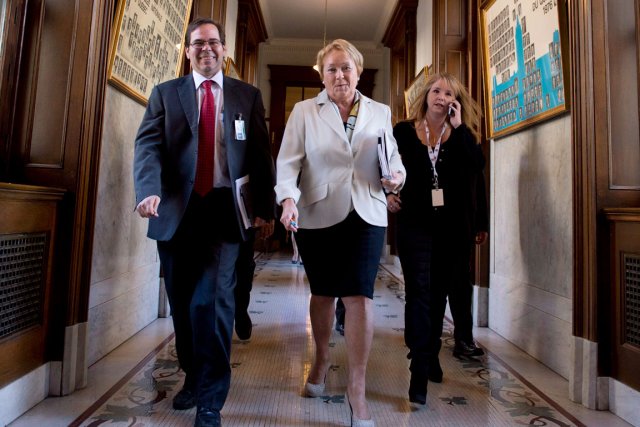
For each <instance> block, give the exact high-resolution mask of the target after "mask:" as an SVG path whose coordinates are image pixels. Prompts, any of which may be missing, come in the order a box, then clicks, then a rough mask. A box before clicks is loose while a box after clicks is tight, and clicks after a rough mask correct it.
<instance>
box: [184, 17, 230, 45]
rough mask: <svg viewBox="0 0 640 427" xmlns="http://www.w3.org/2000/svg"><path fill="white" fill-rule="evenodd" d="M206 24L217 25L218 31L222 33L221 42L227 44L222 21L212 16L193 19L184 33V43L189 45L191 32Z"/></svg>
mask: <svg viewBox="0 0 640 427" xmlns="http://www.w3.org/2000/svg"><path fill="white" fill-rule="evenodd" d="M206 24H212V25H215V26H216V28H217V29H218V33H220V43H222V44H223V45H224V44H225V35H224V28H223V27H222V24H221V23H219V22H217V21H214V20H213V19H211V18H196V19H194V20H193V21H191V22H189V25H187V31H186V33H185V35H184V45H185V46H189V45H190V44H191V33H193V32H194V31H195V30H196V28H198V27H200V26H201V25H206Z"/></svg>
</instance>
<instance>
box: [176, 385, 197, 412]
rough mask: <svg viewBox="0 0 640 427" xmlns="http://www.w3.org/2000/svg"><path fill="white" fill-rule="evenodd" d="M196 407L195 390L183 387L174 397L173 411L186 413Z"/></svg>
mask: <svg viewBox="0 0 640 427" xmlns="http://www.w3.org/2000/svg"><path fill="white" fill-rule="evenodd" d="M194 406H196V393H195V390H194V389H192V388H188V387H182V390H180V391H179V392H178V394H176V395H175V396H174V397H173V409H175V410H178V411H184V410H185V409H191V408H193V407H194Z"/></svg>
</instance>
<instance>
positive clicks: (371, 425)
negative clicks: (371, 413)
mask: <svg viewBox="0 0 640 427" xmlns="http://www.w3.org/2000/svg"><path fill="white" fill-rule="evenodd" d="M344 400H345V402H347V405H349V414H351V427H375V426H376V423H375V422H374V421H373V418H369V419H368V420H361V419H360V418H356V416H355V415H353V408H352V407H351V402H349V393H345V394H344Z"/></svg>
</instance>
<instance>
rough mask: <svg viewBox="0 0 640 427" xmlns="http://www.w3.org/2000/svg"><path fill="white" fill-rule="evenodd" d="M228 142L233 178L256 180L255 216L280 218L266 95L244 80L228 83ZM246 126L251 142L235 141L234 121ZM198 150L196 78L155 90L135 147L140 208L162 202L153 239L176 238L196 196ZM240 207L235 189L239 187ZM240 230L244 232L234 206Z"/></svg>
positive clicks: (152, 228) (151, 226)
mask: <svg viewBox="0 0 640 427" xmlns="http://www.w3.org/2000/svg"><path fill="white" fill-rule="evenodd" d="M223 91H224V92H223V96H224V107H223V117H224V123H223V125H224V142H225V143H226V146H227V166H228V168H229V177H230V178H231V182H232V183H234V182H235V180H236V179H237V178H240V177H243V176H245V175H247V174H249V176H250V187H251V194H252V197H253V200H252V205H253V213H254V215H255V216H259V217H261V218H263V219H266V220H270V219H272V218H273V216H274V191H273V187H274V181H275V178H274V166H273V159H272V157H271V153H270V147H269V136H268V132H267V126H266V123H265V120H264V105H263V102H262V95H261V93H260V91H259V90H258V89H257V88H255V87H253V86H251V85H249V84H247V83H244V82H242V81H240V80H236V79H232V78H229V77H224V82H223ZM240 114H241V115H242V118H243V119H244V120H245V129H246V134H247V136H246V140H244V141H240V140H237V139H236V138H235V136H236V133H235V125H234V120H235V119H236V118H237V117H238V116H239V115H240ZM197 150H198V104H197V94H196V89H195V86H194V82H193V76H192V75H191V74H189V75H187V76H184V77H180V78H177V79H174V80H170V81H167V82H164V83H161V84H159V85H157V86H156V87H154V89H153V91H152V93H151V96H150V97H149V103H148V105H147V110H146V112H145V114H144V117H143V119H142V123H141V125H140V129H139V130H138V135H137V137H136V142H135V154H134V185H135V191H136V205H137V204H138V203H140V201H142V200H143V199H144V198H146V197H148V196H152V195H158V196H160V199H161V200H160V205H159V206H158V215H159V216H158V217H152V218H150V219H149V231H148V234H147V235H148V236H149V237H150V238H152V239H155V240H163V241H165V240H170V239H171V237H172V236H173V235H174V233H175V232H176V229H177V228H178V225H179V224H180V221H181V220H182V217H183V215H184V213H185V210H186V208H187V203H188V202H189V198H190V196H191V192H192V191H193V185H194V182H195V175H196V160H197ZM232 187H233V193H234V201H235V186H233V185H232ZM234 206H235V211H236V212H235V213H236V219H237V225H238V228H239V230H240V233H241V234H242V237H243V239H245V240H246V239H247V238H248V237H249V234H248V232H247V230H245V229H244V227H243V226H242V220H241V217H240V212H239V210H238V206H237V204H235V203H234Z"/></svg>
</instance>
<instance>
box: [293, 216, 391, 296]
mask: <svg viewBox="0 0 640 427" xmlns="http://www.w3.org/2000/svg"><path fill="white" fill-rule="evenodd" d="M385 229H386V227H379V226H375V225H371V224H369V223H367V222H365V221H364V220H363V219H362V218H360V216H359V215H358V214H357V212H356V211H355V210H353V211H351V213H349V215H348V216H347V218H346V219H345V220H344V221H342V222H340V223H338V224H335V225H332V226H331V227H327V228H319V229H302V228H301V229H299V230H298V233H297V234H296V243H297V244H298V249H299V251H300V256H301V258H302V261H303V262H304V269H305V271H306V273H307V278H308V279H309V285H310V286H311V293H312V294H313V295H318V296H328V297H347V296H356V295H362V296H365V297H367V298H373V286H374V283H375V280H376V275H377V273H378V264H379V263H380V256H381V254H382V246H383V244H384V234H385Z"/></svg>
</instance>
